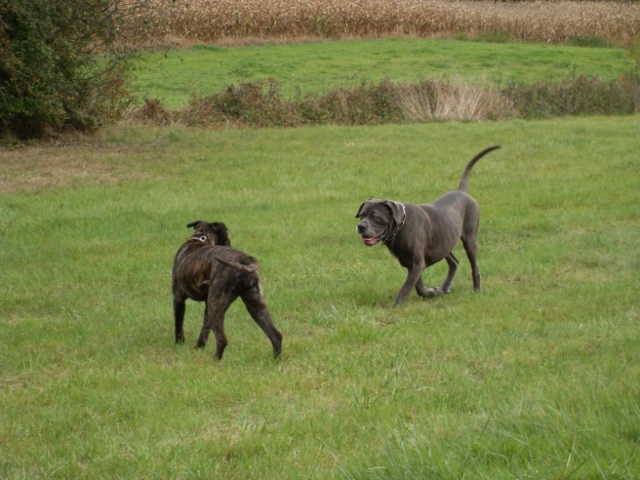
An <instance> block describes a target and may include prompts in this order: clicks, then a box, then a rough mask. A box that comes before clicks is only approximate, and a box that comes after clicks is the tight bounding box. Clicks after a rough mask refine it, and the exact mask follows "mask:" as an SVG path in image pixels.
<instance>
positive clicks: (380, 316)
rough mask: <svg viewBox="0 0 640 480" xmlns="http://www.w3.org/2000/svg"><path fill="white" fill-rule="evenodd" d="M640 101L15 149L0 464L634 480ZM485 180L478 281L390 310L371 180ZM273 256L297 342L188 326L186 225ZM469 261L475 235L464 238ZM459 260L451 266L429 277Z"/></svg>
mask: <svg viewBox="0 0 640 480" xmlns="http://www.w3.org/2000/svg"><path fill="white" fill-rule="evenodd" d="M639 127H640V119H639V118H638V117H617V118H581V119H564V120H552V121H541V122H528V123H526V122H494V123H483V124H456V123H451V124H432V125H423V126H385V127H367V128H344V127H343V128H338V127H318V128H308V129H307V128H299V129H281V130H279V129H262V130H250V129H245V130H228V131H199V130H181V129H162V130H154V129H143V128H131V127H126V128H125V127H121V128H114V129H111V130H108V131H106V132H105V133H104V135H103V138H102V139H101V140H100V141H96V142H93V143H88V144H86V145H75V146H50V147H29V148H22V149H16V150H3V151H2V155H1V157H2V160H0V180H2V182H1V183H0V185H1V186H2V189H3V192H4V193H2V195H1V196H0V228H1V230H2V235H1V236H0V264H1V265H2V269H1V270H0V312H1V315H2V318H1V320H0V406H1V408H0V477H1V478H7V479H20V478H24V479H34V478H47V479H50V478H132V479H133V478H135V479H141V478H148V479H152V478H184V479H192V478H225V479H235V478H237V479H247V478H265V479H270V478H273V479H299V478H314V479H329V478H347V479H370V478H374V479H375V478H393V479H398V478H407V479H409V478H411V479H413V478H442V479H460V478H468V479H476V478H487V479H502V478H504V479H512V478H572V479H593V478H607V479H609V478H616V479H632V478H637V474H638V471H640V457H639V454H640V452H639V443H640V427H639V425H640V424H639V423H638V420H639V419H640V382H639V381H638V379H639V378H640V368H639V365H640V350H639V349H638V345H639V344H640V343H639V342H640V322H639V321H638V320H639V308H638V307H639V303H638V296H637V292H638V287H640V283H639V280H638V279H639V278H640V275H639V273H640V264H639V260H638V259H639V258H640V241H639V240H638V220H639V217H638V215H639V214H638V203H639V200H640V194H639V193H638V192H640V176H639V173H640V163H639V160H638V151H639V150H640V136H638V135H637V132H638V131H639ZM494 143H500V144H502V146H503V148H502V149H501V150H499V151H497V152H493V153H492V154H491V155H490V156H487V157H486V158H484V159H483V160H482V161H481V162H480V163H479V164H478V165H477V166H476V167H475V169H474V171H473V173H472V175H471V178H470V182H469V185H470V192H471V193H472V194H473V195H474V196H475V197H476V198H477V199H478V200H479V201H480V203H481V206H482V211H483V218H482V223H481V232H480V239H479V243H480V256H479V265H480V268H481V270H482V273H483V280H484V292H483V293H481V294H475V293H474V292H473V290H472V285H471V278H470V271H469V266H468V264H467V263H466V261H462V262H461V267H460V269H459V271H458V276H457V278H456V280H455V282H454V288H453V291H452V293H451V294H450V295H448V296H446V297H442V298H436V299H431V300H425V299H420V298H418V297H417V296H415V295H412V296H411V297H410V298H409V300H408V302H407V304H406V305H405V306H404V307H402V308H398V309H391V308H390V305H391V302H392V301H393V298H394V297H395V295H396V293H397V291H398V289H399V288H400V285H401V283H402V281H403V279H404V276H405V271H404V270H403V269H402V268H400V267H399V266H398V265H397V263H396V262H395V260H394V259H393V258H392V257H391V256H390V255H389V254H388V253H387V252H386V251H385V250H384V248H379V247H375V248H366V247H364V246H363V245H361V242H360V240H359V239H358V237H357V235H356V234H355V233H354V226H355V223H356V222H355V218H354V215H355V212H356V210H357V208H358V206H359V204H360V202H361V201H363V200H365V199H366V198H368V197H371V196H376V197H389V198H393V199H399V200H406V201H427V200H431V199H434V198H436V197H437V196H438V195H440V194H442V193H444V192H445V191H447V190H449V189H451V188H454V187H455V185H457V182H458V180H459V176H460V174H461V172H462V169H463V168H464V166H465V164H466V162H467V161H468V159H469V158H470V157H471V156H473V155H474V154H475V153H476V152H478V151H479V150H480V149H482V148H483V147H485V146H488V145H491V144H494ZM198 218H201V219H206V220H219V221H220V220H221V221H224V222H226V223H227V225H228V227H229V229H230V236H231V241H232V244H233V245H235V246H236V247H238V248H241V249H243V250H245V251H247V252H249V253H251V254H253V255H255V256H256V257H258V259H259V260H260V262H261V272H262V278H263V280H264V287H265V293H266V297H267V301H268V304H269V306H270V309H271V311H272V314H273V317H274V321H275V323H276V325H277V326H278V328H279V329H281V330H282V332H283V333H284V350H283V355H282V358H281V359H280V361H278V362H274V361H272V360H271V347H270V345H269V342H268V340H267V339H266V337H265V336H264V335H263V334H262V333H261V332H260V330H259V329H258V327H257V326H256V325H254V324H253V323H252V322H251V320H250V319H249V317H248V315H247V313H246V312H245V311H244V308H243V306H242V305H241V304H240V303H238V304H234V305H233V306H232V308H231V309H230V311H229V313H228V315H227V321H226V330H227V335H228V337H229V342H230V343H229V346H228V348H227V350H226V351H225V357H224V359H223V361H222V362H220V363H218V362H216V361H214V359H213V348H212V345H211V344H210V345H209V346H208V347H207V348H206V349H205V350H204V351H194V350H193V349H192V348H191V346H192V345H193V344H195V341H196V335H197V332H198V330H199V328H200V325H201V315H202V305H196V304H193V303H191V304H189V305H188V307H187V318H186V335H187V345H185V346H178V347H176V346H175V345H173V338H172V337H173V331H172V329H173V321H172V312H171V295H170V272H171V263H172V260H173V255H174V253H175V251H176V249H177V248H178V246H179V245H180V243H181V242H182V241H183V240H184V239H185V238H186V236H187V235H188V233H189V231H188V230H187V229H186V228H185V227H184V226H185V224H186V223H187V222H189V221H191V220H195V219H198ZM457 253H459V254H460V257H461V259H462V258H463V257H464V254H463V252H462V251H458V252H457ZM444 273H445V267H444V265H436V266H434V267H433V268H431V269H429V270H427V272H426V273H425V283H426V284H438V283H440V282H441V281H442V279H443V277H444Z"/></svg>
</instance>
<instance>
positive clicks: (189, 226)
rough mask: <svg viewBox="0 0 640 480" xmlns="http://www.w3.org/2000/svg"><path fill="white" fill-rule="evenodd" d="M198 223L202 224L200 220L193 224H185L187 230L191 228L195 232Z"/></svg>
mask: <svg viewBox="0 0 640 480" xmlns="http://www.w3.org/2000/svg"><path fill="white" fill-rule="evenodd" d="M200 222H202V220H196V221H195V222H191V223H187V228H193V229H194V230H195V228H196V227H197V226H198V224H199V223H200Z"/></svg>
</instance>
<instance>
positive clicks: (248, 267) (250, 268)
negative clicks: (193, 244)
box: [213, 254, 258, 273]
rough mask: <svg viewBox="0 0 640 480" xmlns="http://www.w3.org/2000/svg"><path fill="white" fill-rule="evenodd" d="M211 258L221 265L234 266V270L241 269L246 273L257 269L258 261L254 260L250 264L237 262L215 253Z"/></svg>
mask: <svg viewBox="0 0 640 480" xmlns="http://www.w3.org/2000/svg"><path fill="white" fill-rule="evenodd" d="M213 258H215V259H216V260H217V261H218V262H220V263H222V264H223V265H226V266H227V267H231V268H235V269H236V270H242V271H244V272H247V273H252V272H255V271H256V270H258V261H257V260H254V261H253V262H252V263H251V265H245V264H244V263H238V262H230V261H229V260H225V259H224V258H220V257H218V256H217V255H215V254H214V255H213Z"/></svg>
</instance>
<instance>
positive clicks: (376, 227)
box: [356, 199, 405, 246]
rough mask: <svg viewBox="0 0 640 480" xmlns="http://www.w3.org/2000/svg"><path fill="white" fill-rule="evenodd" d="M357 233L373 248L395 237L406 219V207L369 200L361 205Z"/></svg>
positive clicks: (397, 203)
mask: <svg viewBox="0 0 640 480" xmlns="http://www.w3.org/2000/svg"><path fill="white" fill-rule="evenodd" d="M356 218H359V219H360V222H358V225H357V226H356V233H357V234H358V235H360V237H361V238H362V241H363V242H364V244H365V245H368V246H372V245H376V244H377V243H379V242H381V241H384V240H385V239H388V238H389V237H391V236H393V234H394V233H395V232H396V230H397V228H398V227H399V226H400V225H402V222H403V221H404V218H405V210H404V205H402V203H400V202H394V201H392V200H376V199H369V200H367V201H366V202H364V203H363V204H362V205H360V208H359V209H358V213H356Z"/></svg>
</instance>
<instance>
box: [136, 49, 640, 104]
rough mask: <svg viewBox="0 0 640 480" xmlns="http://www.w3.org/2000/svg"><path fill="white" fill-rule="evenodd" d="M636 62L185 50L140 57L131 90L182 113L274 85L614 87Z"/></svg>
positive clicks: (519, 54)
mask: <svg viewBox="0 0 640 480" xmlns="http://www.w3.org/2000/svg"><path fill="white" fill-rule="evenodd" d="M633 67H634V62H633V60H632V58H631V56H630V55H629V54H628V52H627V51H625V50H624V49H620V48H580V47H569V46H557V45H530V44H501V43H479V42H468V41H462V40H446V41H445V40H419V39H380V40H361V41H355V40H354V41H343V42H323V43H298V44H286V45H253V46H245V47H223V46H216V45H208V46H207V45H194V46H191V47H190V48H186V49H179V50H170V51H167V52H163V53H161V52H155V53H144V54H142V55H141V57H140V60H139V63H138V66H137V68H136V71H135V72H134V78H133V80H132V83H131V85H130V90H131V91H132V93H133V94H134V95H136V96H137V97H138V99H140V100H141V99H143V98H152V99H157V100H160V102H161V103H162V105H164V106H165V107H167V108H180V107H185V106H186V105H187V104H188V102H189V100H190V99H191V98H192V97H193V96H207V95H211V94H213V93H218V92H221V91H223V90H224V89H225V88H227V87H228V86H229V85H236V86H238V85H240V84H242V83H251V82H254V83H255V82H265V83H266V82H268V81H269V79H274V80H276V81H277V84H278V86H279V88H280V90H281V93H282V95H284V96H286V97H289V98H290V97H293V96H295V95H307V94H310V95H322V94H326V93H328V92H330V91H331V90H333V89H335V88H338V87H354V86H358V85H360V84H362V83H378V82H380V81H381V80H382V79H384V78H389V79H391V80H392V81H394V82H419V81H421V80H426V79H438V80H448V81H454V82H466V83H470V84H473V85H477V86H482V85H494V86H506V85H507V84H508V83H510V82H513V83H518V84H528V83H533V82H536V81H549V82H554V81H557V82H560V81H562V80H564V79H566V78H568V77H570V76H577V75H586V76H594V77H598V78H600V79H602V80H615V79H618V78H620V77H621V76H622V75H625V74H628V73H629V72H630V71H631V70H632V69H633Z"/></svg>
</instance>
